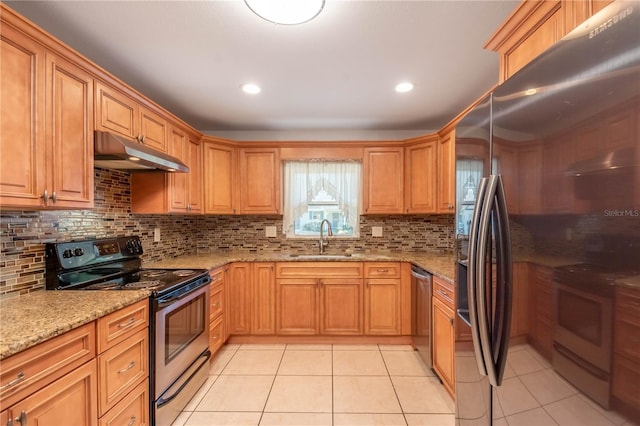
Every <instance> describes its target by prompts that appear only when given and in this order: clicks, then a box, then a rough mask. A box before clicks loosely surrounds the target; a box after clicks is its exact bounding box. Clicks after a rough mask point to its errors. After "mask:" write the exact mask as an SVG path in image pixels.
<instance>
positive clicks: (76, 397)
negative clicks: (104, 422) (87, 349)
mask: <svg viewBox="0 0 640 426" xmlns="http://www.w3.org/2000/svg"><path fill="white" fill-rule="evenodd" d="M96 387H97V374H96V361H95V360H92V361H89V362H87V363H86V364H83V365H81V366H80V367H78V368H77V369H75V370H74V371H72V372H70V373H69V374H67V375H65V376H64V377H62V378H60V379H58V380H56V381H55V382H53V383H51V384H50V385H48V386H46V387H44V388H42V389H41V390H39V391H37V392H35V393H34V394H32V395H30V396H28V397H27V398H25V399H23V400H21V401H20V402H18V403H16V404H14V405H12V406H11V407H9V408H8V409H7V410H6V412H5V413H6V414H4V415H3V417H6V418H7V419H11V420H12V421H13V423H9V422H8V421H7V422H6V423H4V424H18V423H20V424H21V425H25V424H29V425H31V424H33V425H58V424H60V421H61V419H64V423H65V424H70V425H97V424H98V416H97V413H96V411H97V410H96V403H95V401H96ZM3 405H4V404H3Z"/></svg>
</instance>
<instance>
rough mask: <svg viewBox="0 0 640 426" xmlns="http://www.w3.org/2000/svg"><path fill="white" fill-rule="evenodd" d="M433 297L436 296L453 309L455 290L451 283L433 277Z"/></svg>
mask: <svg viewBox="0 0 640 426" xmlns="http://www.w3.org/2000/svg"><path fill="white" fill-rule="evenodd" d="M433 297H437V298H438V299H440V300H441V301H442V302H444V304H445V305H447V306H448V307H450V308H451V309H455V292H454V289H453V285H452V284H449V283H448V282H446V281H444V280H442V279H440V278H438V277H433Z"/></svg>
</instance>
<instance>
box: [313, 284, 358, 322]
mask: <svg viewBox="0 0 640 426" xmlns="http://www.w3.org/2000/svg"><path fill="white" fill-rule="evenodd" d="M320 294H321V304H320V334H348V335H358V334H362V332H363V325H362V314H363V309H362V279H354V278H321V279H320Z"/></svg>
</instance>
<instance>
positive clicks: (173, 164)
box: [94, 130, 189, 173]
mask: <svg viewBox="0 0 640 426" xmlns="http://www.w3.org/2000/svg"><path fill="white" fill-rule="evenodd" d="M94 165H95V166H97V167H103V168H105V169H118V170H132V171H164V172H184V173H187V172H189V167H187V165H186V164H184V163H183V162H182V161H180V160H178V159H177V158H175V157H172V156H171V155H168V154H165V153H164V152H160V151H156V150H155V149H153V148H149V147H148V146H145V145H143V144H142V143H138V142H134V141H132V140H129V139H127V138H123V137H122V136H118V135H115V134H113V133H109V132H102V131H98V130H96V131H95V135H94Z"/></svg>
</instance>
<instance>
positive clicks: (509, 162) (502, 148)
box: [493, 138, 520, 214]
mask: <svg viewBox="0 0 640 426" xmlns="http://www.w3.org/2000/svg"><path fill="white" fill-rule="evenodd" d="M493 151H494V157H495V161H496V162H497V167H498V170H497V172H498V174H499V175H502V183H503V184H504V191H505V193H507V194H510V195H513V196H510V197H507V210H508V211H509V213H510V214H517V213H519V212H520V209H519V207H520V206H519V204H518V197H517V196H515V195H516V194H519V193H520V191H519V187H518V170H519V169H518V150H517V148H516V146H513V145H511V144H509V143H508V142H507V141H500V140H496V138H494V144H493Z"/></svg>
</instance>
